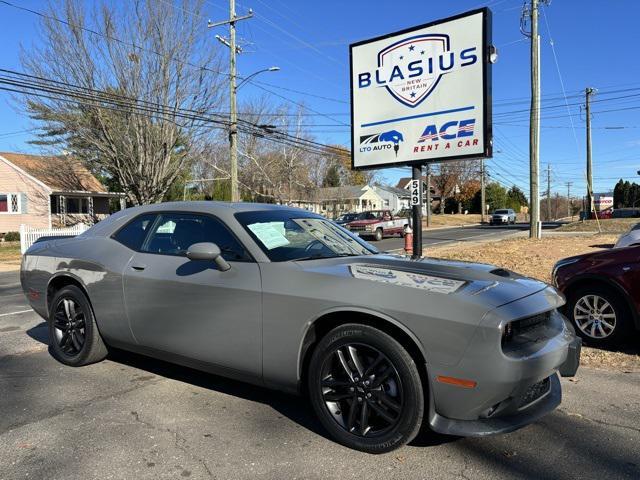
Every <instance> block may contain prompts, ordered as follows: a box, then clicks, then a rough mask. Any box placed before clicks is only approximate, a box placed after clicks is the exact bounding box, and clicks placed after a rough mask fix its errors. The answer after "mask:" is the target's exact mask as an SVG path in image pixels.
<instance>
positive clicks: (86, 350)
mask: <svg viewBox="0 0 640 480" xmlns="http://www.w3.org/2000/svg"><path fill="white" fill-rule="evenodd" d="M48 323H49V352H50V353H51V355H52V356H53V357H54V358H55V359H56V360H58V361H59V362H61V363H64V364H65V365H70V366H72V367H80V366H83V365H88V364H90V363H95V362H99V361H100V360H103V359H104V358H105V357H106V356H107V347H106V346H105V344H104V342H103V341H102V337H101V336H100V332H98V327H97V326H96V322H95V317H94V316H93V310H92V308H91V304H90V303H89V299H88V298H87V297H86V295H85V294H84V293H83V292H82V290H81V289H80V288H78V287H76V286H75V285H68V286H66V287H64V288H62V289H60V290H59V291H58V292H56V294H55V295H54V297H53V299H52V301H51V307H50V309H49V322H48Z"/></svg>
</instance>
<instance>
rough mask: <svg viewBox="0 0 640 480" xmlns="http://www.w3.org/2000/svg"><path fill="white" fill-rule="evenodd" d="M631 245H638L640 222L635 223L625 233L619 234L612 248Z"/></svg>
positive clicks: (639, 241)
mask: <svg viewBox="0 0 640 480" xmlns="http://www.w3.org/2000/svg"><path fill="white" fill-rule="evenodd" d="M631 245H640V223H636V224H635V225H633V226H632V227H631V228H630V229H629V231H628V232H627V233H623V234H622V235H620V238H619V239H618V241H617V242H616V244H615V246H614V247H613V248H623V247H630V246H631Z"/></svg>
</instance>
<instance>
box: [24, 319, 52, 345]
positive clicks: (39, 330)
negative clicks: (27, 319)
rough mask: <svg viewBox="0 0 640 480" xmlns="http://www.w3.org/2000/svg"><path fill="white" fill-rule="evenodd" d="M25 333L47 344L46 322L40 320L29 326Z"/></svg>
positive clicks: (47, 331)
mask: <svg viewBox="0 0 640 480" xmlns="http://www.w3.org/2000/svg"><path fill="white" fill-rule="evenodd" d="M27 335H29V337H31V338H33V339H34V340H35V341H37V342H40V343H44V344H45V345H49V329H48V328H47V322H41V323H39V324H38V325H36V326H35V327H31V328H30V329H29V330H27Z"/></svg>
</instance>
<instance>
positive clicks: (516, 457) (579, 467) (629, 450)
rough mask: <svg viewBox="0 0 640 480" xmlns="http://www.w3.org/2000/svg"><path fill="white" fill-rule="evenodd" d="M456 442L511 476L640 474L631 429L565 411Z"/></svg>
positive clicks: (468, 455) (469, 455)
mask: <svg viewBox="0 0 640 480" xmlns="http://www.w3.org/2000/svg"><path fill="white" fill-rule="evenodd" d="M532 437H535V438H536V439H537V440H535V441H532ZM454 448H456V449H457V450H458V451H459V452H460V453H461V454H462V455H463V456H464V457H465V458H470V459H472V460H473V464H477V463H484V464H489V465H491V467H492V468H491V471H492V472H494V474H498V475H503V476H508V477H509V478H511V477H515V478H526V479H543V478H553V479H563V478H567V479H569V478H633V479H637V478H640V460H639V459H638V456H637V447H636V446H635V445H634V441H633V440H630V439H629V438H628V435H625V434H624V433H620V432H619V430H614V429H607V430H605V429H604V428H603V427H602V426H601V425H600V424H599V423H596V422H593V421H590V420H588V419H582V418H577V417H573V416H569V415H567V414H565V413H562V412H555V413H553V414H551V415H549V416H547V417H545V418H543V419H542V420H540V421H539V422H537V423H536V424H534V425H531V426H529V427H527V428H525V429H524V430H521V431H519V432H515V433H512V434H509V435H501V436H498V437H493V438H483V439H467V440H464V441H462V442H458V443H457V444H456V445H455V446H454ZM465 478H468V477H465Z"/></svg>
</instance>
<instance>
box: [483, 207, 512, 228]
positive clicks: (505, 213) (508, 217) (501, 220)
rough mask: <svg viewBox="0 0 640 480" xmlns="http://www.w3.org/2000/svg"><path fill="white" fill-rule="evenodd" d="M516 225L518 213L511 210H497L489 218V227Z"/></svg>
mask: <svg viewBox="0 0 640 480" xmlns="http://www.w3.org/2000/svg"><path fill="white" fill-rule="evenodd" d="M515 223H516V212H514V211H513V209H511V208H503V209H500V210H496V211H494V212H493V213H492V214H491V217H490V218H489V225H504V224H506V225H512V224H515Z"/></svg>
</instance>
